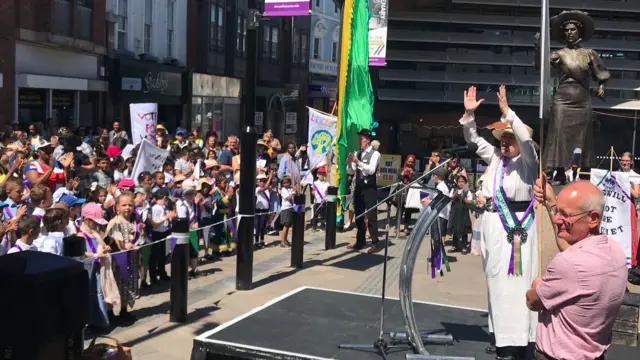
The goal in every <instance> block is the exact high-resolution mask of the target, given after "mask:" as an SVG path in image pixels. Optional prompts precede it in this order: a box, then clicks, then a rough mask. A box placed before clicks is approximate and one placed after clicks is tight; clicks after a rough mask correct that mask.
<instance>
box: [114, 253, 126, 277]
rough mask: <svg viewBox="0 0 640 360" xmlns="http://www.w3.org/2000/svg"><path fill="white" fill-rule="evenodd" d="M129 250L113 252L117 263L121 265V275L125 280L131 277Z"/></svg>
mask: <svg viewBox="0 0 640 360" xmlns="http://www.w3.org/2000/svg"><path fill="white" fill-rule="evenodd" d="M128 255H129V252H128V251H119V252H117V253H115V254H113V258H114V259H115V260H116V263H117V264H118V266H119V267H120V275H122V278H123V279H124V280H126V279H128V278H129V267H128V265H129V264H128V263H129V256H128Z"/></svg>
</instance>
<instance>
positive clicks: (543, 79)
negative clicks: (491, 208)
mask: <svg viewBox="0 0 640 360" xmlns="http://www.w3.org/2000/svg"><path fill="white" fill-rule="evenodd" d="M541 17H542V19H541V20H542V21H541V26H540V59H537V60H538V61H539V65H540V113H539V115H540V156H539V159H538V161H539V162H538V164H539V168H538V171H539V174H538V175H539V176H538V178H539V179H541V181H542V184H541V185H542V186H543V191H545V190H546V186H547V184H546V179H545V178H544V172H543V167H542V149H543V147H544V120H545V118H547V117H548V116H549V105H550V97H549V80H550V77H551V73H550V69H549V66H550V63H549V56H550V50H549V45H550V44H549V42H550V38H549V36H550V31H549V21H550V18H549V0H542V7H541ZM544 206H545V205H544V204H543V203H538V206H537V210H538V211H537V213H538V216H537V225H538V276H542V271H543V268H542V248H543V246H542V241H543V240H542V224H543V221H542V213H543V211H544Z"/></svg>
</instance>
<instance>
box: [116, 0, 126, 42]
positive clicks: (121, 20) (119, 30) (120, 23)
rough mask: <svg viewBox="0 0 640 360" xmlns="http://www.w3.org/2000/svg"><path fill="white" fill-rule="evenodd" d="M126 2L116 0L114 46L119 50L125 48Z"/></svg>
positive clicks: (124, 0)
mask: <svg viewBox="0 0 640 360" xmlns="http://www.w3.org/2000/svg"><path fill="white" fill-rule="evenodd" d="M127 4H128V3H127V0H118V11H117V14H118V15H117V16H116V18H117V23H116V44H115V48H116V49H119V50H124V49H126V48H127Z"/></svg>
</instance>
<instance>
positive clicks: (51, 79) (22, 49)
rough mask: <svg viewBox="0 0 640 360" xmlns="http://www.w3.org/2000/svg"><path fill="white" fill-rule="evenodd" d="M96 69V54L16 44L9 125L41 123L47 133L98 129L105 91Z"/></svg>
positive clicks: (97, 67) (97, 66)
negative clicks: (11, 115) (11, 122)
mask: <svg viewBox="0 0 640 360" xmlns="http://www.w3.org/2000/svg"><path fill="white" fill-rule="evenodd" d="M100 68H101V66H100V59H99V56H98V55H94V54H82V53H75V52H69V51H62V50H57V49H50V48H46V47H40V46H35V45H30V44H24V43H17V44H16V73H15V84H16V103H15V106H16V112H15V117H14V120H13V123H14V124H16V125H18V126H19V127H20V128H22V129H26V128H28V126H29V124H32V123H36V122H42V123H44V125H45V128H46V129H48V130H49V131H52V130H53V131H55V129H56V128H60V127H63V126H66V127H74V126H84V127H87V128H92V127H95V126H98V125H99V124H101V119H102V113H103V111H102V109H103V94H104V93H105V92H106V91H107V89H108V86H107V82H106V81H104V80H101V78H102V76H101V70H100ZM1 82H2V81H1V79H0V83H1Z"/></svg>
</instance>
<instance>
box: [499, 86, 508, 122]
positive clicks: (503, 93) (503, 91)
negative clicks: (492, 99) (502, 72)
mask: <svg viewBox="0 0 640 360" xmlns="http://www.w3.org/2000/svg"><path fill="white" fill-rule="evenodd" d="M498 106H500V111H502V116H504V117H505V118H506V117H507V115H509V104H508V103H507V88H506V87H505V86H504V85H500V90H498Z"/></svg>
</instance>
